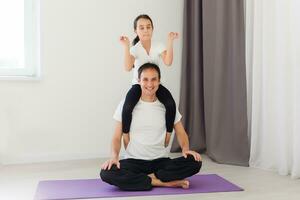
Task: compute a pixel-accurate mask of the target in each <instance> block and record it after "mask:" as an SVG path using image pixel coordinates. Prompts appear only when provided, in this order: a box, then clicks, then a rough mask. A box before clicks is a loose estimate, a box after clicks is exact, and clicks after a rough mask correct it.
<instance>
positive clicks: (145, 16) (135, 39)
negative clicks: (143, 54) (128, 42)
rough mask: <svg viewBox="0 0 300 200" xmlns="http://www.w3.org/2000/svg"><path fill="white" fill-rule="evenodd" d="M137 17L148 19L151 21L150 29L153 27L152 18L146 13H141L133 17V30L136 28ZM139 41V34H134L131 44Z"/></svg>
mask: <svg viewBox="0 0 300 200" xmlns="http://www.w3.org/2000/svg"><path fill="white" fill-rule="evenodd" d="M139 19H148V20H149V21H150V22H151V26H152V29H153V28H154V27H153V22H152V19H151V18H150V17H149V16H148V15H146V14H142V15H139V16H137V17H136V18H135V20H134V22H133V28H134V30H136V28H137V22H138V21H139ZM139 41H140V38H139V36H136V37H135V38H134V40H133V41H132V46H134V45H135V44H136V43H138V42H139Z"/></svg>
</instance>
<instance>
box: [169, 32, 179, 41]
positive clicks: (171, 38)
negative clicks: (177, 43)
mask: <svg viewBox="0 0 300 200" xmlns="http://www.w3.org/2000/svg"><path fill="white" fill-rule="evenodd" d="M178 37H179V33H177V32H170V33H169V34H168V40H171V41H173V40H175V39H178Z"/></svg>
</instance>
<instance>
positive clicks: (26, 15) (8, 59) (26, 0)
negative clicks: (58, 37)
mask: <svg viewBox="0 0 300 200" xmlns="http://www.w3.org/2000/svg"><path fill="white" fill-rule="evenodd" d="M39 55H40V54H39V1H38V0H0V77H8V78H9V77H14V78H16V77H33V78H34V77H39V75H40V56H39Z"/></svg>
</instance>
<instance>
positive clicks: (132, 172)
mask: <svg viewBox="0 0 300 200" xmlns="http://www.w3.org/2000/svg"><path fill="white" fill-rule="evenodd" d="M120 165H121V167H120V169H118V168H117V166H116V165H113V166H112V168H111V169H110V170H101V172H100V177H101V179H102V180H103V181H104V182H106V183H109V184H111V185H115V186H117V187H119V188H120V189H122V190H128V191H141V190H151V189H152V185H151V178H150V177H149V176H148V174H151V173H154V174H155V176H156V177H157V178H158V179H159V180H161V181H162V182H169V181H175V180H182V179H185V178H187V177H190V176H192V175H194V174H197V173H198V172H199V171H200V168H201V166H202V162H201V161H200V162H198V161H195V160H194V157H193V156H191V155H188V157H187V158H184V157H179V158H175V159H170V158H159V159H155V160H150V161H149V160H138V159H131V158H130V159H124V160H120Z"/></svg>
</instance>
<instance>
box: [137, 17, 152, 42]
mask: <svg viewBox="0 0 300 200" xmlns="http://www.w3.org/2000/svg"><path fill="white" fill-rule="evenodd" d="M134 32H135V33H136V34H137V35H138V36H139V38H140V40H141V41H148V40H151V38H152V33H153V28H152V24H151V21H150V20H149V19H144V18H141V19H139V20H138V21H137V27H136V30H135V31H134Z"/></svg>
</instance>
